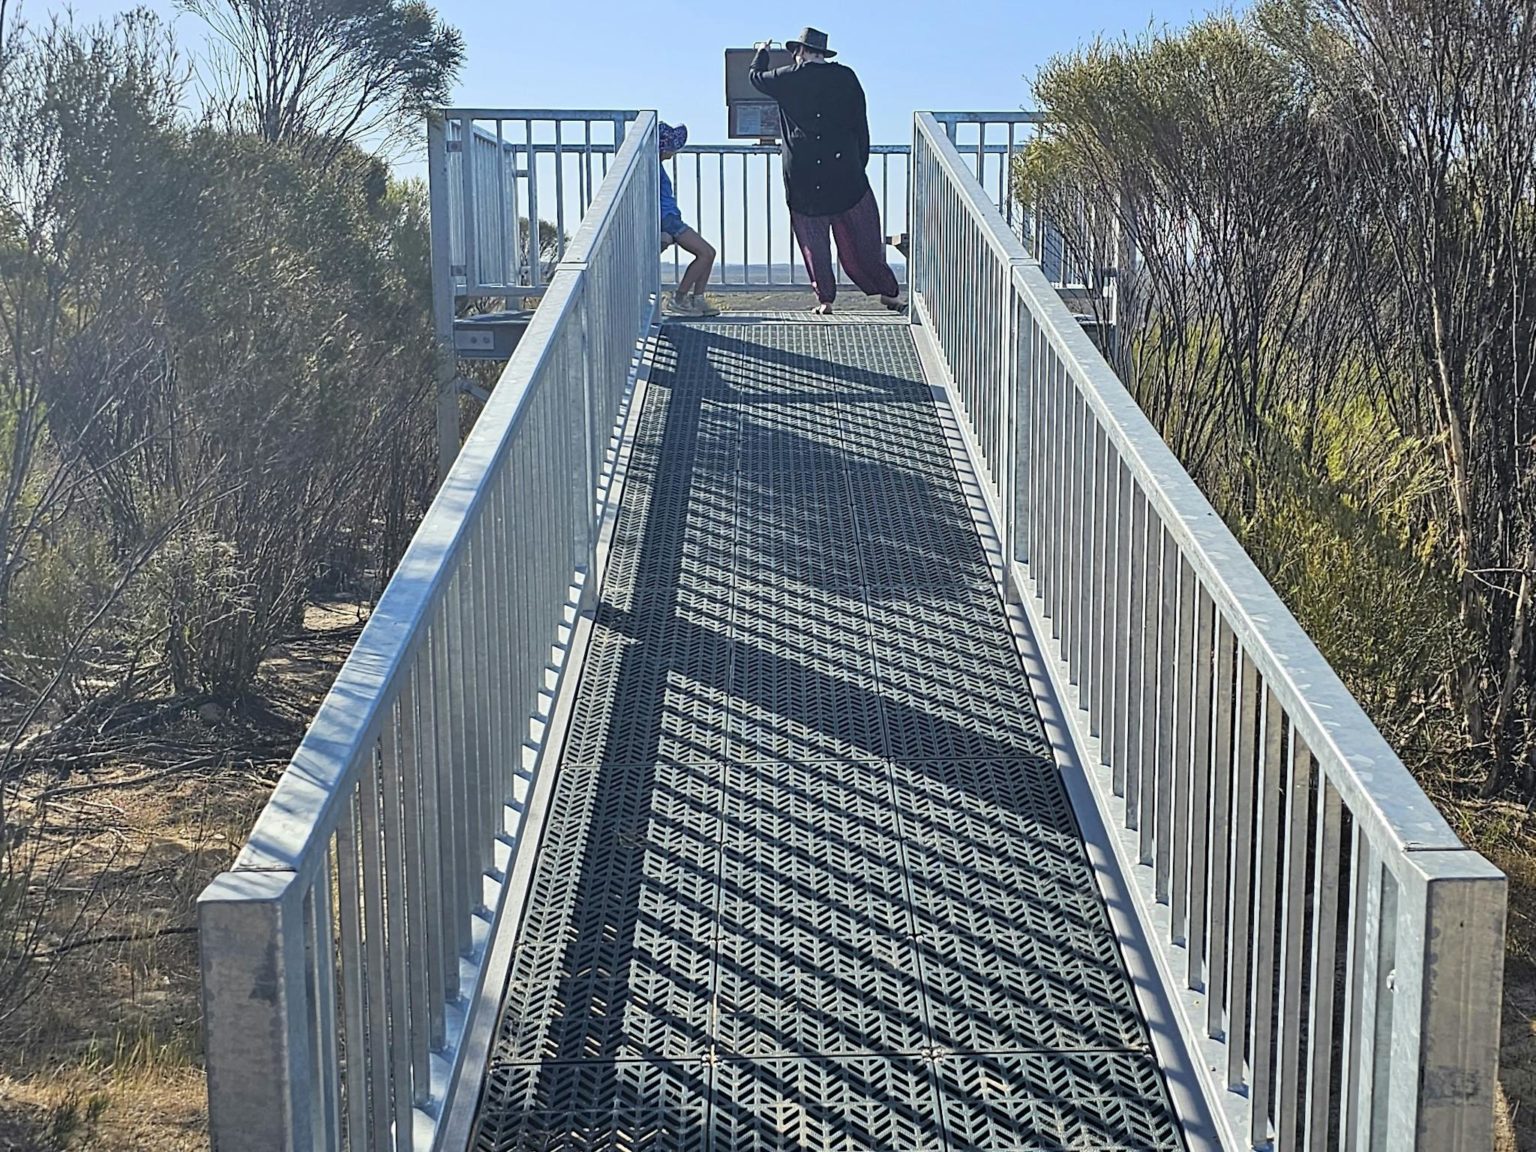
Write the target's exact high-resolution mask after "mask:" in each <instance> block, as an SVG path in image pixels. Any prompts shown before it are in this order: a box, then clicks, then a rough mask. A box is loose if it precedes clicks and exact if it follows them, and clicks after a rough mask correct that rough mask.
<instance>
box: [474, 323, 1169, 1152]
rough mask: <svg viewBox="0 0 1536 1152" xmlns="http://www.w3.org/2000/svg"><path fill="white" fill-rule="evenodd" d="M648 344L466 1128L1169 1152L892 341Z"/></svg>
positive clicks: (538, 1140) (1092, 914) (785, 335)
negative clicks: (528, 888)
mask: <svg viewBox="0 0 1536 1152" xmlns="http://www.w3.org/2000/svg"><path fill="white" fill-rule="evenodd" d="M661 344H662V347H661V348H660V349H659V350H658V354H657V357H656V361H655V364H654V367H653V372H652V378H651V384H650V386H649V388H648V390H647V393H646V400H645V405H644V408H643V410H642V412H641V414H640V417H639V420H638V432H637V438H636V443H635V445H634V451H633V456H632V461H631V467H630V471H629V478H628V480H627V483H626V488H625V492H624V497H623V503H622V506H621V510H620V514H619V518H618V524H617V528H616V532H615V539H614V543H613V548H612V552H611V555H610V560H609V565H608V569H607V574H606V577H605V582H604V586H603V590H602V597H601V603H600V605H599V608H598V610H597V614H596V621H595V627H594V632H593V637H592V641H591V646H590V649H589V652H588V655H587V658H586V662H585V664H584V666H583V672H582V679H581V684H580V687H579V694H578V700H577V707H576V710H575V717H574V720H573V722H572V725H571V728H570V731H569V733H568V736H567V740H566V745H565V748H564V754H563V757H562V761H561V764H560V767H559V775H558V777H557V780H556V784H555V792H554V797H553V802H552V805H551V810H550V815H549V817H548V820H547V823H546V826H545V829H544V834H543V836H544V838H543V842H542V844H541V847H540V853H539V859H538V862H537V866H536V869H535V874H534V879H533V891H532V893H531V898H530V901H529V906H528V910H527V913H526V916H525V919H524V922H523V924H522V925H521V926H520V929H519V935H518V939H517V942H516V947H515V949H514V956H513V962H512V970H511V974H510V977H509V980H508V984H507V989H506V994H505V1000H504V1007H503V1012H502V1018H501V1023H500V1028H499V1033H498V1036H497V1040H496V1044H495V1048H494V1051H493V1053H492V1058H491V1063H490V1067H489V1069H488V1072H487V1078H486V1082H485V1089H484V1094H483V1098H482V1101H481V1106H480V1112H479V1116H478V1119H477V1126H476V1132H475V1144H474V1146H475V1147H476V1148H478V1149H481V1150H483V1152H512V1150H532V1149H551V1150H552V1149H589V1150H591V1149H613V1150H615V1152H617V1150H619V1149H626V1150H627V1149H639V1148H654V1149H696V1148H697V1149H716V1150H719V1152H731V1150H735V1149H742V1150H747V1149H807V1148H814V1149H826V1150H829V1152H830V1150H832V1149H839V1150H841V1149H870V1150H874V1149H903V1150H906V1149H953V1150H957V1152H958V1150H973V1149H974V1150H976V1152H982V1150H1001V1149H1009V1150H1025V1152H1029V1150H1042V1152H1044V1150H1065V1149H1073V1150H1094V1152H1165V1150H1173V1149H1180V1148H1183V1146H1184V1145H1183V1140H1182V1138H1181V1136H1180V1134H1179V1129H1178V1126H1177V1123H1176V1121H1175V1119H1174V1117H1173V1115H1172V1113H1171V1111H1170V1107H1169V1103H1168V1097H1167V1092H1166V1089H1165V1087H1164V1084H1163V1081H1162V1077H1161V1074H1160V1073H1159V1071H1158V1069H1157V1066H1156V1063H1155V1060H1154V1058H1153V1056H1152V1055H1151V1053H1150V1050H1149V1045H1148V1038H1147V1031H1146V1027H1145V1024H1144V1023H1143V1021H1142V1020H1141V1017H1140V1015H1139V1014H1138V1012H1137V1009H1136V1006H1135V1001H1134V997H1133V993H1132V989H1131V985H1130V982H1129V980H1128V978H1127V976H1126V973H1125V969H1124V966H1123V964H1122V961H1121V958H1120V956H1119V954H1118V951H1117V949H1116V945H1115V940H1114V935H1113V933H1112V931H1111V928H1110V925H1109V921H1108V917H1107V914H1106V911H1105V908H1104V905H1103V902H1102V900H1101V899H1100V898H1099V896H1098V894H1097V890H1096V887H1095V884H1094V880H1093V874H1092V871H1091V868H1090V866H1089V863H1088V860H1087V857H1086V854H1085V852H1084V849H1083V845H1082V841H1081V838H1080V836H1079V833H1078V831H1077V827H1076V824H1075V822H1074V820H1073V817H1072V814H1071V811H1070V808H1069V806H1068V803H1067V800H1066V796H1065V793H1064V791H1063V788H1062V785H1061V781H1060V779H1059V777H1058V775H1057V772H1056V768H1055V765H1054V762H1053V761H1052V758H1051V749H1050V745H1049V742H1048V741H1047V739H1046V737H1045V735H1044V732H1043V730H1042V727H1041V724H1040V720H1039V716H1038V714H1037V711H1036V709H1035V705H1034V701H1033V699H1032V698H1031V696H1030V693H1029V686H1028V681H1027V679H1026V677H1025V675H1024V673H1023V670H1022V668H1021V667H1020V664H1019V660H1018V657H1017V655H1016V653H1015V651H1014V647H1013V643H1012V640H1011V637H1010V635H1009V632H1008V626H1007V620H1006V617H1005V615H1004V612H1003V607H1002V604H1001V602H1000V600H999V598H998V595H997V592H996V591H995V588H994V586H993V583H992V578H991V576H990V574H989V571H988V568H987V560H986V556H985V554H984V553H983V551H982V548H981V544H980V542H979V538H978V536H977V534H976V532H975V529H974V527H973V526H972V516H971V511H970V508H969V507H968V505H967V502H966V498H965V495H964V493H963V490H962V488H961V484H960V480H959V478H958V476H957V475H956V473H955V470H954V467H953V464H952V463H951V460H950V457H949V452H948V449H947V447H946V446H945V442H944V437H943V434H942V430H941V426H940V423H939V420H938V417H937V415H936V413H935V410H934V407H933V401H932V396H931V394H930V391H929V388H928V386H927V385H926V384H925V383H924V382H923V378H922V373H921V370H920V367H919V363H918V359H917V354H916V349H915V347H914V345H913V343H912V338H911V335H910V333H909V332H908V330H907V329H906V328H905V327H904V326H901V325H880V324H859V325H837V324H792V323H764V324H744V323H730V324H716V325H709V324H689V325H675V326H668V327H667V328H666V329H664V331H663V335H662V337H661Z"/></svg>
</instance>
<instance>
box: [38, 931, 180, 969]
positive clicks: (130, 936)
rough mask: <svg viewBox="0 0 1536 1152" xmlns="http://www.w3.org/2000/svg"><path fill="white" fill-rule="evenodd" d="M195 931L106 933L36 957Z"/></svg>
mask: <svg viewBox="0 0 1536 1152" xmlns="http://www.w3.org/2000/svg"><path fill="white" fill-rule="evenodd" d="M196 931H197V925H196V924H182V925H177V926H173V927H168V928H156V929H154V930H153V931H152V932H106V933H103V934H102V935H100V936H85V937H82V938H81V939H79V940H71V941H69V943H67V944H60V945H59V946H58V947H57V948H50V949H48V950H47V951H45V952H39V953H38V954H37V955H38V958H39V959H43V960H48V959H52V958H53V957H55V956H62V955H64V954H65V953H66V952H77V951H79V950H80V949H81V948H94V947H95V946H96V945H97V944H140V943H144V942H147V941H150V940H158V939H160V938H161V937H164V936H190V935H192V934H193V933H194V932H196Z"/></svg>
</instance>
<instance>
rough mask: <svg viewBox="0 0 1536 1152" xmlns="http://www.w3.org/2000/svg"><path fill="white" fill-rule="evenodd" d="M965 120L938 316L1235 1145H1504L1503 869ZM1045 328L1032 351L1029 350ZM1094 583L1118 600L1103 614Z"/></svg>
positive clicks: (920, 197) (1014, 554)
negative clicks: (1117, 358)
mask: <svg viewBox="0 0 1536 1152" xmlns="http://www.w3.org/2000/svg"><path fill="white" fill-rule="evenodd" d="M981 118H983V119H984V117H981ZM941 120H943V123H941ZM964 130H966V129H965V120H964V118H963V117H948V118H935V117H933V116H929V115H920V116H919V117H918V124H917V132H916V137H915V144H914V149H913V173H914V189H915V194H914V204H915V209H914V228H913V243H914V249H913V252H912V268H913V283H912V289H913V300H914V304H915V308H916V311H917V313H918V315H919V317H920V320H921V322H922V323H923V324H925V325H926V326H927V327H928V329H929V330H930V332H931V334H932V337H933V339H934V341H935V343H936V345H937V347H938V349H939V351H940V352H941V353H942V355H943V357H944V359H945V361H946V366H947V368H948V370H949V373H950V376H951V379H952V383H953V394H954V397H955V400H956V402H957V405H958V406H959V408H960V409H961V411H962V413H963V415H964V417H965V420H966V423H967V426H968V431H969V433H970V439H971V442H972V449H973V451H974V453H975V455H976V457H977V459H978V462H979V464H980V466H981V468H982V471H983V472H984V473H985V474H986V476H987V478H988V479H989V481H990V483H991V486H992V491H993V493H994V496H997V495H999V494H1003V493H1017V494H1019V501H1018V502H1017V503H1016V504H1015V505H1014V506H1012V507H1010V506H1009V504H1008V503H1007V502H1006V501H1004V500H1001V499H997V500H996V502H995V503H996V507H998V508H1001V509H1004V510H1005V514H1004V515H1003V517H1002V523H1000V524H999V525H998V528H999V531H1000V533H1001V534H1002V536H1003V542H1004V546H1005V551H1006V554H1007V555H1008V556H1009V557H1010V558H1011V559H1012V561H1013V565H1014V570H1015V575H1016V579H1017V583H1018V584H1019V586H1020V588H1021V590H1023V592H1024V593H1025V595H1026V598H1027V599H1028V602H1029V603H1030V605H1031V609H1032V612H1033V614H1034V615H1035V617H1036V618H1037V620H1039V621H1040V622H1041V628H1040V630H1039V637H1040V639H1041V642H1042V644H1043V645H1044V646H1045V648H1046V649H1047V650H1048V652H1049V654H1050V656H1051V657H1052V658H1053V660H1054V664H1055V668H1054V675H1055V676H1056V679H1057V684H1058V688H1059V690H1060V691H1061V692H1062V694H1063V696H1064V697H1065V698H1066V699H1067V700H1068V701H1069V702H1070V703H1071V704H1072V705H1074V706H1075V708H1076V711H1075V712H1074V713H1073V715H1074V716H1075V717H1076V721H1077V727H1078V731H1079V733H1080V734H1081V735H1082V736H1083V739H1084V742H1085V749H1084V750H1085V767H1086V768H1087V770H1088V773H1089V779H1090V783H1091V784H1092V786H1093V789H1094V792H1095V794H1096V801H1097V803H1098V805H1099V807H1100V810H1101V812H1103V813H1104V814H1105V816H1106V819H1109V820H1114V821H1117V822H1119V823H1120V824H1121V825H1123V826H1124V827H1125V828H1127V829H1131V830H1134V831H1135V833H1136V835H1135V836H1134V837H1132V838H1131V839H1130V847H1129V848H1126V847H1125V841H1124V840H1122V839H1120V838H1112V839H1114V846H1115V850H1116V852H1117V853H1118V854H1119V855H1120V863H1121V866H1122V869H1123V870H1124V871H1125V873H1126V874H1127V876H1128V878H1129V879H1130V880H1131V882H1132V888H1133V894H1134V896H1135V905H1136V908H1137V911H1138V914H1139V915H1140V916H1141V919H1142V924H1143V928H1144V930H1145V931H1146V932H1147V933H1148V935H1149V937H1150V938H1151V940H1152V944H1153V950H1154V957H1153V959H1154V961H1155V962H1156V963H1157V965H1158V966H1159V970H1160V971H1161V973H1162V974H1163V978H1164V984H1165V990H1166V992H1167V993H1168V995H1169V997H1170V999H1171V1001H1172V1003H1173V1004H1174V1006H1175V1009H1176V1016H1177V1019H1178V1022H1179V1025H1180V1030H1181V1032H1182V1034H1183V1037H1184V1040H1185V1043H1186V1045H1187V1046H1188V1048H1189V1049H1190V1052H1191V1057H1192V1058H1191V1061H1190V1063H1191V1066H1192V1067H1194V1068H1195V1069H1197V1070H1198V1074H1199V1075H1200V1077H1201V1081H1202V1089H1203V1091H1204V1093H1205V1096H1206V1098H1207V1100H1208V1101H1209V1103H1210V1105H1211V1109H1212V1112H1213V1114H1214V1115H1215V1116H1216V1117H1217V1119H1218V1122H1219V1124H1220V1125H1221V1127H1222V1134H1223V1138H1224V1141H1225V1142H1226V1144H1227V1146H1228V1147H1231V1148H1234V1149H1235V1148H1250V1147H1268V1146H1278V1147H1282V1148H1287V1149H1289V1148H1295V1147H1305V1148H1325V1147H1326V1148H1333V1147H1341V1148H1348V1149H1350V1150H1351V1152H1359V1150H1374V1149H1390V1150H1391V1152H1399V1150H1408V1149H1415V1150H1422V1152H1430V1150H1434V1152H1460V1150H1463V1149H1466V1150H1471V1149H1480V1150H1481V1149H1486V1148H1487V1147H1488V1146H1489V1143H1490V1140H1491V1123H1492V1093H1493V1082H1494V1072H1495V1064H1496V1054H1497V1044H1498V1026H1499V984H1500V976H1501V971H1502V955H1503V933H1504V921H1503V916H1504V894H1505V882H1504V878H1503V876H1502V875H1501V874H1500V873H1499V872H1498V871H1497V870H1496V869H1494V868H1493V867H1492V866H1491V865H1489V864H1488V863H1487V862H1486V861H1485V860H1483V859H1482V858H1481V857H1479V856H1477V855H1476V854H1475V853H1473V852H1470V851H1468V850H1467V849H1466V848H1464V847H1463V846H1462V845H1461V843H1460V842H1459V841H1458V840H1457V839H1456V837H1455V836H1454V834H1453V833H1452V831H1451V829H1450V828H1449V826H1447V824H1446V823H1445V821H1444V820H1443V819H1442V818H1441V816H1440V815H1439V813H1438V812H1437V811H1436V810H1435V808H1434V806H1433V805H1432V804H1431V803H1430V802H1429V800H1428V799H1427V797H1425V796H1424V794H1423V792H1422V791H1421V790H1420V789H1419V788H1418V786H1417V785H1416V784H1415V783H1414V781H1413V779H1412V778H1411V777H1410V776H1409V774H1408V772H1407V771H1406V769H1405V768H1404V767H1403V765H1402V764H1401V762H1400V761H1399V760H1398V759H1397V757H1396V756H1395V755H1394V754H1393V753H1392V751H1391V749H1390V748H1389V747H1388V746H1387V744H1386V742H1385V741H1384V740H1383V739H1382V738H1381V736H1380V734H1379V733H1378V732H1377V731H1376V730H1375V728H1374V727H1373V726H1372V725H1371V724H1370V722H1369V720H1368V719H1367V718H1366V717H1365V715H1364V714H1363V713H1362V712H1361V710H1360V708H1359V706H1358V705H1357V704H1356V703H1355V701H1354V700H1353V699H1352V698H1351V697H1350V696H1349V694H1348V692H1347V691H1346V690H1345V689H1344V686H1343V685H1342V684H1341V683H1340V682H1339V680H1338V677H1337V676H1336V675H1335V674H1334V673H1333V671H1332V670H1331V669H1330V668H1329V667H1328V665H1327V664H1326V663H1325V662H1324V661H1323V659H1322V658H1321V656H1320V655H1319V654H1318V652H1317V650H1316V648H1315V646H1314V645H1313V644H1312V643H1311V641H1310V640H1309V639H1308V638H1307V636H1306V635H1305V633H1303V632H1302V630H1301V628H1300V627H1299V626H1298V625H1297V623H1296V621H1295V620H1294V619H1293V618H1292V616H1291V615H1290V613H1289V612H1287V611H1286V609H1285V607H1284V606H1283V605H1282V604H1281V603H1280V601H1279V599H1278V597H1277V596H1276V595H1275V593H1274V591H1273V590H1272V589H1271V588H1270V587H1269V585H1268V584H1267V583H1266V582H1265V580H1264V579H1263V577H1262V575H1261V574H1260V573H1259V572H1258V570H1257V569H1256V568H1255V567H1254V565H1253V563H1252V561H1251V560H1250V559H1249V558H1248V557H1247V555H1246V554H1245V553H1244V552H1243V551H1242V549H1241V547H1240V546H1239V545H1238V544H1237V542H1236V541H1235V540H1234V539H1233V538H1232V536H1231V534H1230V533H1229V532H1228V531H1227V529H1226V527H1225V526H1224V525H1223V524H1222V522H1221V520H1220V518H1219V517H1218V516H1217V515H1216V514H1215V512H1214V511H1213V510H1212V509H1211V507H1210V505H1209V504H1208V502H1207V501H1206V500H1205V498H1204V497H1203V496H1202V495H1201V493H1200V492H1199V490H1198V489H1197V488H1196V487H1195V485H1194V482H1193V481H1192V480H1190V478H1189V477H1188V476H1187V475H1186V474H1185V473H1184V471H1183V469H1182V468H1181V467H1180V466H1179V464H1178V461H1177V460H1176V459H1175V458H1174V456H1173V454H1172V453H1171V452H1170V451H1169V450H1168V448H1167V446H1166V445H1165V444H1164V443H1163V442H1162V440H1161V438H1160V437H1159V436H1158V435H1157V433H1156V430H1155V429H1153V428H1152V426H1151V425H1150V424H1149V423H1148V422H1147V420H1146V418H1145V417H1144V416H1143V414H1142V413H1141V412H1140V410H1139V409H1137V407H1136V405H1135V402H1134V401H1133V400H1132V399H1131V397H1130V396H1129V395H1128V394H1127V393H1126V391H1125V389H1124V388H1123V387H1122V386H1121V385H1120V383H1119V381H1118V380H1116V379H1115V378H1114V376H1113V374H1112V372H1111V371H1110V370H1109V368H1108V366H1107V365H1106V364H1104V362H1103V360H1102V358H1101V357H1100V356H1099V354H1098V353H1097V351H1096V350H1095V349H1094V348H1093V345H1092V343H1091V341H1089V339H1088V338H1087V337H1086V336H1085V335H1084V333H1083V332H1082V331H1081V329H1080V328H1079V327H1078V326H1077V325H1076V324H1075V323H1074V322H1073V320H1072V317H1071V314H1070V313H1069V312H1068V311H1067V310H1066V308H1065V307H1064V306H1063V305H1062V303H1061V301H1060V299H1059V298H1058V296H1057V294H1056V292H1055V291H1054V289H1053V288H1052V286H1051V284H1050V283H1049V282H1048V281H1047V278H1046V275H1045V274H1044V273H1043V272H1042V270H1041V268H1040V266H1039V265H1038V264H1037V263H1035V262H1034V261H1033V260H1031V259H1029V258H1028V256H1027V254H1026V250H1025V249H1023V248H1022V247H1021V246H1020V244H1019V241H1018V239H1017V236H1016V235H1015V233H1014V231H1013V228H1012V227H1011V225H1010V221H1009V219H1008V218H1007V214H1006V207H1007V206H1006V205H1004V210H1003V211H999V209H998V207H997V206H996V205H995V204H994V202H993V199H992V197H991V196H989V195H988V194H987V191H986V190H984V189H983V188H982V187H981V185H980V184H979V183H978V177H980V180H981V181H984V182H989V183H990V182H991V181H992V180H993V179H994V175H993V171H992V169H991V168H989V167H987V162H986V157H987V155H988V153H987V152H986V151H985V149H984V148H983V147H982V146H983V145H985V146H987V147H990V144H991V136H990V132H991V130H990V129H970V130H971V131H975V132H976V133H977V135H974V136H972V137H969V139H970V140H971V141H973V142H974V143H975V144H976V145H977V152H976V155H977V157H978V161H979V163H978V164H977V165H976V166H971V165H968V164H967V163H966V161H965V159H964V157H963V156H962V155H961V154H960V152H958V151H957V150H956V148H955V146H954V141H955V140H957V139H958V140H961V141H962V142H964V141H965V140H966V139H967V137H965V136H963V135H962V132H963V131H964ZM982 133H986V135H985V136H983V135H982ZM1025 327H1027V328H1029V329H1030V332H1031V338H1030V339H1028V340H1027V341H1025V342H1023V343H1022V344H1021V345H1020V346H1021V347H1024V348H1026V349H1027V355H1007V354H1005V353H1006V352H1007V351H1008V349H1009V348H1010V346H1011V345H1013V344H1014V342H1015V341H1017V340H1018V336H1017V333H1018V332H1019V330H1020V329H1021V328H1025ZM1002 397H1007V398H1011V400H1012V407H1011V409H1010V406H1009V404H1008V403H1006V402H1002V401H1000V398H1002ZM1010 411H1012V413H1013V415H1012V416H1011V417H1009V420H1010V421H1011V422H1012V424H1013V425H1014V426H1013V428H1012V429H1005V428H999V427H998V426H997V425H998V422H999V413H1007V412H1010ZM1084 425H1086V428H1087V429H1088V430H1091V433H1092V435H1091V437H1090V438H1085V436H1084V434H1083V432H1082V431H1081V430H1080V429H1082V428H1083V427H1084ZM1085 444H1091V445H1092V450H1091V451H1085V450H1084V447H1085ZM1088 494H1091V497H1092V503H1093V506H1092V507H1085V496H1086V495H1088ZM1085 582H1087V583H1088V584H1089V585H1090V589H1089V590H1090V594H1094V592H1093V590H1094V589H1099V588H1102V589H1103V592H1102V595H1103V596H1104V597H1105V600H1104V605H1103V608H1102V611H1100V612H1099V613H1097V614H1096V613H1095V610H1094V607H1093V604H1092V602H1091V601H1090V602H1089V606H1088V609H1087V611H1086V613H1085V611H1084V609H1083V600H1082V598H1081V595H1082V587H1083V585H1084V583H1085ZM1085 628H1086V629H1087V631H1088V633H1089V635H1088V636H1086V637H1085V636H1084V635H1083V630H1084V629H1085ZM1100 685H1102V687H1101V686H1100ZM1186 772H1187V773H1188V778H1187V780H1186ZM1186 795H1187V796H1188V801H1187V802H1186V800H1185V797H1186ZM1341 888H1343V889H1345V890H1347V891H1348V893H1349V896H1348V899H1347V901H1344V900H1341ZM1452 925H1455V927H1454V928H1453V927H1451V926H1452ZM1336 1040H1337V1044H1336V1042H1335V1041H1336ZM1336 1047H1340V1049H1341V1052H1340V1055H1339V1057H1338V1058H1335V1055H1334V1051H1335V1048H1336ZM1335 1124H1336V1125H1337V1127H1338V1131H1337V1132H1334V1131H1332V1130H1331V1128H1332V1126H1334V1125H1335ZM1277 1141H1278V1144H1276V1142H1277Z"/></svg>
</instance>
